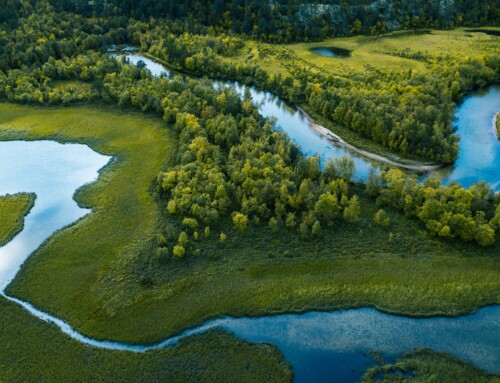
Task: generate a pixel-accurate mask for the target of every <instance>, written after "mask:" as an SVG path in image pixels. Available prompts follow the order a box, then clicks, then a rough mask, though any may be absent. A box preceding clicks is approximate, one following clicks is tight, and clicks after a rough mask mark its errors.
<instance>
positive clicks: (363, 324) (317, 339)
mask: <svg viewBox="0 0 500 383" xmlns="http://www.w3.org/2000/svg"><path fill="white" fill-rule="evenodd" d="M223 327H224V328H226V329H228V330H230V331H233V332H234V333H235V334H236V335H237V336H239V337H242V338H244V339H247V340H249V341H252V342H267V343H272V344H275V345H277V346H278V347H279V348H280V350H282V351H283V353H284V354H285V357H286V359H287V360H288V361H289V362H290V363H291V364H292V366H293V370H294V373H295V379H296V381H297V382H332V381H334V382H355V381H358V380H359V378H360V377H361V375H362V373H363V372H364V371H365V370H366V369H367V368H368V367H370V366H371V365H373V364H374V362H373V360H372V358H371V357H370V356H369V355H368V353H370V352H372V351H374V350H377V351H380V352H381V353H382V355H383V357H384V358H385V359H386V360H392V359H395V358H396V357H398V356H399V355H400V354H401V353H403V352H407V351H410V350H413V349H415V348H431V349H433V350H436V351H440V352H446V353H449V354H452V355H455V356H456V357H458V358H460V359H463V360H465V361H468V362H471V363H473V364H474V365H476V366H479V367H481V368H483V369H485V370H487V371H490V372H499V371H500V307H499V306H495V307H488V308H484V309H481V310H478V311H477V312H476V313H475V314H473V315H468V316H463V317H458V318H425V319H423V318H419V319H416V318H407V317H402V316H394V315H388V314H383V313H381V312H378V311H376V310H374V309H368V308H362V309H356V310H344V311H335V312H319V313H318V312H310V313H306V314H303V315H279V316H272V317H263V318H253V319H249V318H243V319H233V320H231V321H230V322H229V323H228V324H227V325H224V326H223Z"/></svg>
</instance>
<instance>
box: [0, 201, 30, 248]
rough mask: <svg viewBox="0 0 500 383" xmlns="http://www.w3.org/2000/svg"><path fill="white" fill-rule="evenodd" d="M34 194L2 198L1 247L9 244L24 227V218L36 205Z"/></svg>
mask: <svg viewBox="0 0 500 383" xmlns="http://www.w3.org/2000/svg"><path fill="white" fill-rule="evenodd" d="M35 199H36V196H35V195H34V194H28V193H19V194H15V195H7V196H0V246H3V245H5V244H6V243H7V242H9V241H10V240H11V239H12V238H13V237H14V236H15V235H16V234H18V233H19V232H20V231H21V230H22V229H23V225H24V217H25V216H26V215H27V214H28V213H29V211H30V210H31V208H32V207H33V205H34V204H35Z"/></svg>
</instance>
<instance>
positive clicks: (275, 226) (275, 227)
mask: <svg viewBox="0 0 500 383" xmlns="http://www.w3.org/2000/svg"><path fill="white" fill-rule="evenodd" d="M269 227H270V228H271V230H272V231H273V232H274V233H277V232H278V230H279V225H278V220H277V219H276V217H271V219H270V220H269Z"/></svg>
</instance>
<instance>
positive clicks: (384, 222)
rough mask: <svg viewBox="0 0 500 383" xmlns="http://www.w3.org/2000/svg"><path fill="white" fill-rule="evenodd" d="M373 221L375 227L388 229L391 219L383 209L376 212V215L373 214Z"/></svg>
mask: <svg viewBox="0 0 500 383" xmlns="http://www.w3.org/2000/svg"><path fill="white" fill-rule="evenodd" d="M373 220H374V221H375V223H376V224H377V225H380V226H382V227H388V226H389V224H390V223H391V219H390V218H389V216H388V215H387V213H386V212H385V210H384V209H380V210H379V211H377V213H375V216H374V217H373Z"/></svg>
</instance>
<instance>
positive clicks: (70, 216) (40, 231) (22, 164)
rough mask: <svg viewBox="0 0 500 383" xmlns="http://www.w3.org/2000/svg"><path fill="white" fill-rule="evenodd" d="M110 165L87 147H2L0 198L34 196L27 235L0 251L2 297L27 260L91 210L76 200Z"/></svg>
mask: <svg viewBox="0 0 500 383" xmlns="http://www.w3.org/2000/svg"><path fill="white" fill-rule="evenodd" d="M108 161H109V157H106V156H102V155H100V154H98V153H96V152H94V151H93V150H91V149H90V148H89V147H88V146H85V145H79V144H65V145H63V144H59V143H56V142H53V141H33V142H29V141H3V142H0V195H5V194H15V193H19V192H29V193H35V194H36V201H35V206H34V207H33V209H32V210H31V211H30V213H29V214H28V215H27V216H26V219H25V222H24V229H23V231H21V233H19V234H18V235H17V236H16V237H15V238H14V239H13V240H12V241H10V242H9V243H8V244H6V245H5V246H4V247H1V248H0V291H1V292H3V290H4V289H5V288H6V287H7V285H8V284H9V283H10V281H11V280H12V279H13V278H14V277H15V275H16V273H17V271H18V270H19V268H20V267H21V265H22V264H23V262H24V261H25V260H26V259H27V258H28V256H29V255H30V254H31V253H32V252H33V251H35V250H36V249H37V248H38V247H39V246H40V245H41V244H42V243H43V242H44V241H45V240H46V239H47V238H48V237H49V236H50V235H52V234H53V233H54V232H55V231H57V230H59V229H61V228H63V227H65V226H67V225H69V224H71V223H73V222H75V221H76V220H77V219H79V218H81V217H83V216H84V215H86V214H88V213H89V212H90V210H88V209H82V208H80V207H79V206H78V205H77V203H76V202H75V200H74V199H73V194H74V193H75V191H76V190H77V189H78V188H79V187H81V186H82V185H84V184H86V183H89V182H92V181H94V180H95V179H96V178H97V175H98V170H99V169H100V168H102V167H103V166H104V165H106V163H107V162H108Z"/></svg>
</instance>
